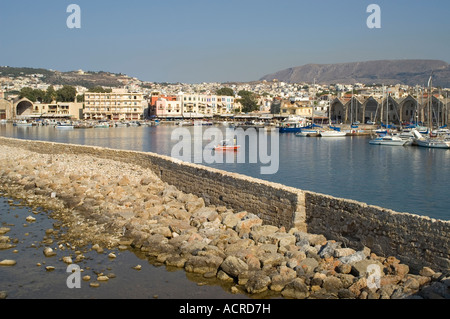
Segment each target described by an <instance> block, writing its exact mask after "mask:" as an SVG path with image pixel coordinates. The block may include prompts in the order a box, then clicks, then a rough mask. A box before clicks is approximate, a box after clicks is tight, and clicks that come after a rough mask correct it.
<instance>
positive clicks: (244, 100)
mask: <svg viewBox="0 0 450 319" xmlns="http://www.w3.org/2000/svg"><path fill="white" fill-rule="evenodd" d="M238 95H239V96H240V97H241V98H240V99H238V100H237V101H238V102H240V103H241V104H242V112H244V113H249V112H253V111H256V110H257V109H258V103H257V102H256V97H255V94H254V93H253V92H249V91H245V90H241V91H239V93H238Z"/></svg>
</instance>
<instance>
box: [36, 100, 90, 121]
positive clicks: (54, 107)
mask: <svg viewBox="0 0 450 319" xmlns="http://www.w3.org/2000/svg"><path fill="white" fill-rule="evenodd" d="M29 117H31V118H65V119H72V120H80V119H83V103H77V102H54V103H49V104H43V103H34V104H33V106H32V113H31V114H30V115H29Z"/></svg>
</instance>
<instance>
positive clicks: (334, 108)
mask: <svg viewBox="0 0 450 319" xmlns="http://www.w3.org/2000/svg"><path fill="white" fill-rule="evenodd" d="M329 112H331V114H330V118H331V121H332V122H334V123H336V124H340V123H343V122H345V121H346V120H347V110H346V108H345V106H344V104H343V103H342V101H341V100H340V99H338V98H336V99H334V100H333V101H331V103H330V110H329Z"/></svg>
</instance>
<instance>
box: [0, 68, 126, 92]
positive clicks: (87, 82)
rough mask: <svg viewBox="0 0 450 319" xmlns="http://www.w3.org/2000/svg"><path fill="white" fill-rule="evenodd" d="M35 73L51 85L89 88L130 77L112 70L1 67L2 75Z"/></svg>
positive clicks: (113, 84) (116, 82)
mask: <svg viewBox="0 0 450 319" xmlns="http://www.w3.org/2000/svg"><path fill="white" fill-rule="evenodd" d="M33 74H40V75H42V77H41V80H42V81H43V82H45V83H48V84H51V85H73V86H76V85H80V86H84V87H87V88H91V87H94V86H98V85H101V86H107V87H119V86H122V85H123V83H122V82H121V81H120V80H126V79H129V77H128V76H126V75H123V74H114V73H110V72H102V71H100V72H79V71H69V72H60V71H53V70H47V69H36V68H18V67H5V66H2V67H0V77H2V76H9V77H12V78H17V77H20V76H30V75H33Z"/></svg>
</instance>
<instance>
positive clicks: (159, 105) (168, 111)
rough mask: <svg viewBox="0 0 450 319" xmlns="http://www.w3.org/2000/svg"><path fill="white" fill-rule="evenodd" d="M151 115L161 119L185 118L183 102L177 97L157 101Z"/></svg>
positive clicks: (162, 98)
mask: <svg viewBox="0 0 450 319" xmlns="http://www.w3.org/2000/svg"><path fill="white" fill-rule="evenodd" d="M151 115H154V116H156V117H159V118H170V117H176V118H180V117H182V116H183V112H182V108H181V101H179V100H178V99H177V97H160V98H158V99H157V100H156V102H155V107H154V109H153V111H152V113H151Z"/></svg>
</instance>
